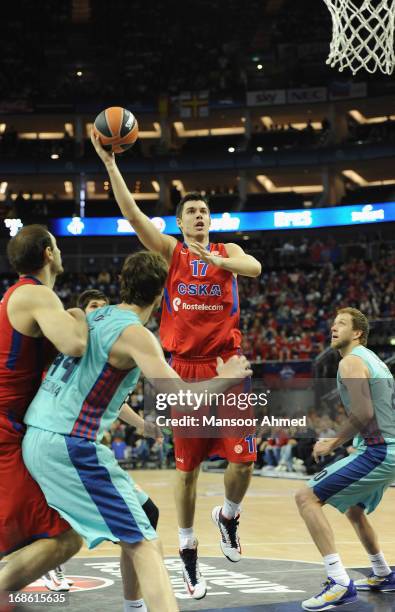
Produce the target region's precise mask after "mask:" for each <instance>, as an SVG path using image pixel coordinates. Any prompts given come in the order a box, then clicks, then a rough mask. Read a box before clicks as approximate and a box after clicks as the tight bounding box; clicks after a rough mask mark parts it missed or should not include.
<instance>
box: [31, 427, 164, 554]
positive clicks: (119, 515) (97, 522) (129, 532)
mask: <svg viewBox="0 0 395 612" xmlns="http://www.w3.org/2000/svg"><path fill="white" fill-rule="evenodd" d="M23 459H24V461H25V463H26V467H27V468H28V470H29V472H30V473H31V474H32V476H33V478H34V479H35V480H37V482H38V483H39V485H40V487H41V489H42V490H43V492H44V495H45V497H46V500H47V503H48V504H49V505H50V506H51V507H52V508H54V509H55V510H57V511H58V512H59V514H60V515H61V516H62V517H64V518H65V519H66V520H67V521H68V522H69V523H70V525H71V526H72V527H73V528H74V529H75V531H77V533H79V534H80V535H81V536H82V537H83V538H84V539H85V541H86V544H87V546H88V547H89V548H94V547H95V546H97V545H98V544H100V542H102V541H104V540H109V541H111V542H127V543H130V544H135V543H136V542H141V541H143V540H144V539H146V540H153V539H155V538H156V537H157V535H156V532H155V531H154V529H153V528H152V527H151V524H150V522H149V520H148V518H147V515H146V514H145V512H144V510H143V509H142V507H141V503H140V501H139V498H138V495H137V492H136V490H135V486H134V482H133V480H132V479H131V478H130V476H129V475H128V474H127V473H126V472H125V471H124V470H123V469H122V468H121V467H120V466H119V464H118V462H117V460H116V459H115V457H114V455H113V453H112V451H111V449H109V448H108V447H107V446H104V444H99V443H96V442H92V441H89V440H86V439H85V438H77V437H74V436H64V435H61V434H57V433H53V432H50V431H45V430H43V429H37V428H35V427H28V428H27V432H26V435H25V437H24V440H23Z"/></svg>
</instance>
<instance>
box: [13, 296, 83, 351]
mask: <svg viewBox="0 0 395 612" xmlns="http://www.w3.org/2000/svg"><path fill="white" fill-rule="evenodd" d="M27 291H29V288H28V287H26V289H25V292H27ZM29 293H30V304H31V313H32V316H33V318H34V320H35V321H36V323H37V324H38V326H39V327H40V329H41V331H42V333H43V335H44V336H46V337H47V338H48V340H50V341H51V342H52V344H54V345H55V347H56V348H57V349H58V351H60V352H61V353H64V354H65V355H70V356H71V357H81V355H83V354H84V352H85V349H86V346H87V342H88V326H87V323H86V318H85V314H84V313H83V311H82V310H80V309H79V308H73V309H71V310H70V311H66V310H65V309H64V308H63V304H62V302H61V301H60V299H59V298H58V297H57V295H56V294H55V293H54V292H53V291H51V289H49V288H48V287H45V286H42V287H34V291H32V290H31V289H30V291H29ZM20 295H21V297H22V293H21V294H20Z"/></svg>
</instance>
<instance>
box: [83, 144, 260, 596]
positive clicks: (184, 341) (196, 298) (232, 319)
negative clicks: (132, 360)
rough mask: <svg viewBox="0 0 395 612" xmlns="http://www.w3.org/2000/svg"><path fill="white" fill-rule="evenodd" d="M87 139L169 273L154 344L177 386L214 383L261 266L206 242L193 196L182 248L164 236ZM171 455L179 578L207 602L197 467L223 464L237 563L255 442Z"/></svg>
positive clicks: (229, 547) (180, 446)
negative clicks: (197, 524) (242, 280)
mask: <svg viewBox="0 0 395 612" xmlns="http://www.w3.org/2000/svg"><path fill="white" fill-rule="evenodd" d="M91 139H92V144H93V146H94V147H95V149H96V152H97V153H98V155H99V157H100V158H101V159H102V161H103V162H104V164H105V167H106V169H107V172H108V174H109V177H110V180H111V186H112V190H113V193H114V196H115V198H116V201H117V203H118V205H119V207H120V209H121V211H122V214H123V216H124V217H125V218H127V219H128V220H129V221H130V223H131V225H132V226H133V228H134V230H135V231H136V233H137V236H138V237H139V239H140V241H141V242H142V243H143V245H144V246H145V247H146V248H147V249H149V250H152V251H157V252H159V253H161V254H162V255H163V256H164V257H165V259H166V261H167V262H168V264H169V266H170V270H169V276H168V279H167V282H166V287H165V292H164V304H163V308H162V320H161V327H160V337H161V342H162V345H163V347H164V348H165V349H166V350H167V351H169V352H170V353H171V365H172V367H173V368H174V370H175V371H176V372H177V373H178V374H179V375H180V376H181V378H183V379H188V380H192V379H207V378H209V377H213V376H215V373H216V358H217V357H218V356H221V357H222V358H223V359H224V360H225V361H226V360H227V359H229V358H230V357H231V356H232V355H235V354H237V353H239V351H240V344H241V334H240V331H239V303H238V291H237V275H238V274H240V275H243V276H251V277H256V276H258V275H259V274H260V272H261V264H260V263H259V262H258V261H257V260H256V259H255V258H254V257H252V256H251V255H247V254H246V253H245V252H244V251H243V249H242V248H241V247H240V246H238V245H236V244H233V243H227V244H222V243H219V244H213V243H210V240H209V229H210V209H209V206H208V203H207V201H206V200H205V199H204V198H203V197H202V196H201V194H198V193H191V194H187V195H186V196H184V198H182V200H181V201H180V203H179V204H178V206H177V212H176V216H177V223H178V226H179V228H180V230H181V232H182V234H183V241H182V242H180V241H178V240H176V238H174V237H173V236H169V235H164V234H162V233H161V232H160V231H158V229H156V227H155V226H154V225H153V224H152V223H151V221H150V220H149V218H148V217H147V216H146V215H144V214H143V213H142V211H141V210H140V209H139V208H138V206H137V204H136V202H135V200H134V199H133V196H132V194H131V193H130V192H129V190H128V188H127V186H126V184H125V182H124V180H123V177H122V175H121V173H120V171H119V169H118V167H117V165H116V162H115V157H114V155H113V154H110V153H107V152H106V151H105V150H104V149H103V147H102V146H101V144H100V142H99V140H98V139H97V138H96V137H95V136H94V135H93V134H92V137H91ZM174 450H175V458H176V468H177V481H176V487H175V499H176V508H177V515H178V526H179V550H180V557H181V560H182V564H183V575H184V580H185V584H186V587H187V590H188V592H189V593H190V595H191V596H192V597H193V598H195V599H201V598H202V597H204V596H205V595H206V583H205V580H204V578H203V576H202V575H201V573H200V571H199V564H198V556H197V539H196V536H195V533H194V530H193V523H194V515H195V505H196V486H197V480H198V475H199V470H200V464H201V462H202V461H203V460H204V459H205V458H206V457H211V456H219V457H223V458H225V459H227V460H228V467H227V469H226V471H225V478H224V484H225V499H224V503H223V505H222V507H221V506H217V507H215V508H214V509H213V511H212V518H213V521H214V522H215V524H216V525H217V526H218V528H219V530H220V534H221V539H220V546H221V550H222V552H223V554H224V555H225V556H226V557H227V558H228V559H229V560H230V561H233V562H237V561H239V560H240V558H241V548H240V542H239V537H238V534H237V528H238V524H239V516H240V504H241V502H242V500H243V497H244V495H245V494H246V492H247V489H248V486H249V483H250V479H251V474H252V469H253V462H254V460H255V459H256V445H255V438H254V437H253V436H246V437H243V438H229V437H228V438H215V439H209V438H188V439H186V438H184V437H180V436H175V438H174Z"/></svg>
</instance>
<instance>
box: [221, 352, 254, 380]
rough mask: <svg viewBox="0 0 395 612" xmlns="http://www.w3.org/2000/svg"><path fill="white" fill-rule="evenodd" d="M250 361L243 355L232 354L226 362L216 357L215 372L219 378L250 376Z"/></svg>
mask: <svg viewBox="0 0 395 612" xmlns="http://www.w3.org/2000/svg"><path fill="white" fill-rule="evenodd" d="M252 373H253V372H252V370H251V365H250V362H249V361H248V359H247V358H246V357H244V355H241V356H238V355H233V357H231V358H230V359H228V361H227V362H226V363H224V360H223V359H222V358H221V357H217V374H218V376H219V377H220V378H232V379H240V378H241V379H243V378H246V377H247V376H252Z"/></svg>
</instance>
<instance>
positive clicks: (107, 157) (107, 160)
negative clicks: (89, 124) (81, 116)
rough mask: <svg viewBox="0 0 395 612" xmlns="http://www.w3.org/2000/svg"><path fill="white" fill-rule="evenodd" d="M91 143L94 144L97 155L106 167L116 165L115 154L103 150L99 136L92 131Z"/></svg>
mask: <svg viewBox="0 0 395 612" xmlns="http://www.w3.org/2000/svg"><path fill="white" fill-rule="evenodd" d="M91 143H92V144H93V146H94V148H95V151H96V153H97V154H98V156H99V157H100V159H101V160H102V162H103V163H104V164H105V165H106V166H107V165H109V164H113V163H115V155H114V153H111V152H109V151H106V150H105V149H103V147H102V144H101V142H100V139H99V136H98V134H95V133H94V131H93V130H92V131H91Z"/></svg>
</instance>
